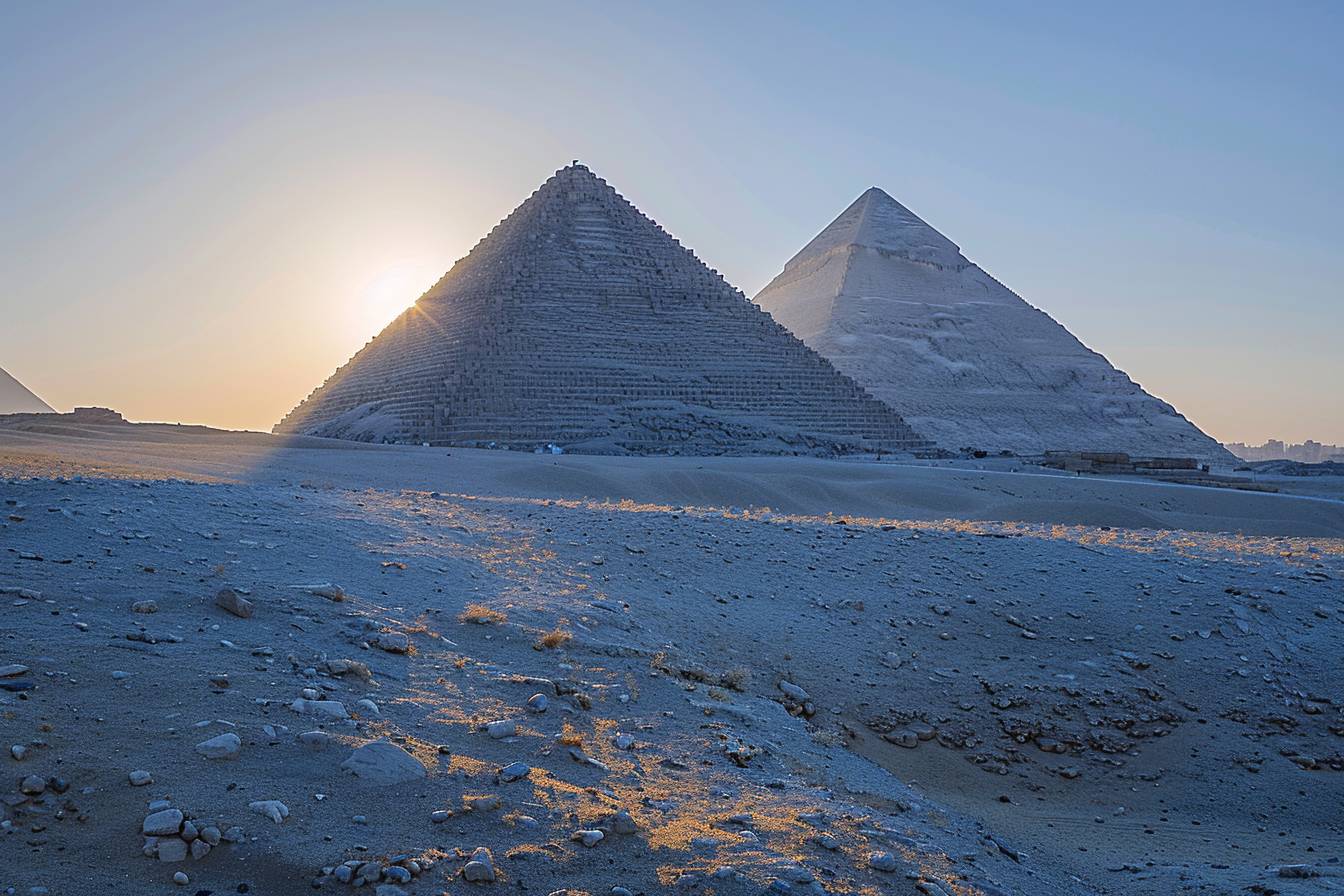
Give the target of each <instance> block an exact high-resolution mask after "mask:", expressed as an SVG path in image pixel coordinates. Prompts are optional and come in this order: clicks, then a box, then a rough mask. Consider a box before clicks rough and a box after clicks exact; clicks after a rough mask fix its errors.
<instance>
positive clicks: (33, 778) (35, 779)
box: [19, 775, 148, 833]
mask: <svg viewBox="0 0 1344 896" xmlns="http://www.w3.org/2000/svg"><path fill="white" fill-rule="evenodd" d="M46 789H47V782H46V781H44V780H42V776H41V775H29V776H28V777H26V778H24V779H23V780H22V781H20V782H19V791H20V792H21V793H26V794H28V795H29V796H37V795H38V794H39V793H41V792H42V791H44V790H46ZM146 833H148V831H146Z"/></svg>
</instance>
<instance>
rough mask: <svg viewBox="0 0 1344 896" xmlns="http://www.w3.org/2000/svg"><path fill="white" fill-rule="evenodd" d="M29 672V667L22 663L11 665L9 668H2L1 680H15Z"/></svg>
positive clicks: (0, 667) (0, 670) (0, 671)
mask: <svg viewBox="0 0 1344 896" xmlns="http://www.w3.org/2000/svg"><path fill="white" fill-rule="evenodd" d="M27 671H28V667H27V666H24V665H22V664H20V663H10V664H9V665H7V666H0V678H15V677H17V676H19V675H23V674H24V673H25V672H27Z"/></svg>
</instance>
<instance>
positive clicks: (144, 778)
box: [129, 769, 154, 787]
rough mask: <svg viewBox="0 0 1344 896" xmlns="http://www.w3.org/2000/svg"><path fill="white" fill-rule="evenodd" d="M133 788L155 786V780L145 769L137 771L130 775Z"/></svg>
mask: <svg viewBox="0 0 1344 896" xmlns="http://www.w3.org/2000/svg"><path fill="white" fill-rule="evenodd" d="M129 777H130V779H131V786H132V787H144V786H145V785H146V784H153V783H154V778H153V777H151V776H150V774H149V772H147V771H145V770H144V769H136V770H135V771H133V772H131V774H130V775H129Z"/></svg>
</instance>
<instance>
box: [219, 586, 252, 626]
mask: <svg viewBox="0 0 1344 896" xmlns="http://www.w3.org/2000/svg"><path fill="white" fill-rule="evenodd" d="M215 606H217V607H219V608H220V609H223V610H228V611H229V612H230V613H232V614H233V615H235V616H237V617H238V618H239V619H251V618H252V601H250V600H248V599H247V598H245V597H243V596H242V595H240V594H239V593H238V592H236V591H234V590H233V589H232V588H221V589H220V590H219V592H218V593H216V594H215Z"/></svg>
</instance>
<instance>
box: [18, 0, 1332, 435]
mask: <svg viewBox="0 0 1344 896" xmlns="http://www.w3.org/2000/svg"><path fill="white" fill-rule="evenodd" d="M1341 45H1344V5H1341V4H1338V3H1333V2H1322V3H1285V4H1265V3H1260V4H1246V5H1243V4H1239V3H1233V2H1223V3H1219V4H1216V5H1209V4H1198V3H1180V2H1176V3H1172V2H1163V3H1141V2H1135V3H1124V4H1100V3H1097V4H1087V3H1083V4H1079V3H1072V2H1070V3H1060V4H1050V3H1034V4H1030V5H1020V4H996V3H986V4H978V3H970V2H968V3H961V4H945V3H928V4H911V5H905V4H898V3H892V2H882V3H844V2H838V3H828V4H817V3H807V4H793V3H785V2H772V3H759V4H757V3H748V2H740V3H722V2H711V3H697V2H679V3H676V4H642V3H628V2H625V3H588V2H583V0H570V2H566V3H564V4H554V3H536V4H533V3H526V2H515V3H507V4H479V3H477V4H465V5H461V6H455V5H453V4H448V3H442V2H436V3H411V2H384V3H372V2H369V3H342V2H322V3H304V2H283V3H274V2H266V3H254V2H247V0H239V2H230V3H210V4H207V3H180V2H172V3H124V4H110V3H101V2H100V3H90V4H80V3H63V2H19V0H16V2H12V3H5V4H0V204H2V206H3V213H2V214H0V276H2V277H3V288H4V293H3V299H0V367H3V368H4V369H6V370H8V371H9V372H10V373H12V374H13V375H15V376H16V377H18V378H19V379H20V380H22V381H23V382H24V383H25V384H26V385H28V386H29V387H30V388H31V389H33V391H35V392H37V393H38V394H39V395H41V396H42V397H43V398H45V399H46V400H47V402H48V403H50V404H52V405H54V406H56V407H57V408H58V409H60V410H68V409H69V408H71V407H73V406H75V405H91V404H92V405H104V406H110V407H113V408H115V409H117V410H120V411H122V412H123V413H124V414H125V415H126V416H127V417H128V418H131V419H137V420H165V421H182V422H193V423H207V424H211V425H215V426H221V427H229V428H250V429H269V428H270V426H271V425H272V424H274V423H275V422H276V421H277V420H278V419H279V418H280V417H281V416H283V415H284V414H285V413H286V412H287V411H288V410H289V409H290V408H291V407H292V406H293V405H295V404H297V403H298V402H299V401H300V400H301V399H302V398H304V397H305V396H306V395H307V394H308V393H309V392H310V391H311V390H312V389H313V388H315V387H316V386H317V385H319V384H320V383H321V382H322V381H323V380H324V379H325V378H326V377H327V376H328V375H329V374H330V373H332V372H333V371H334V370H335V369H336V367H337V366H338V365H340V364H341V363H343V362H344V361H345V360H346V359H347V358H348V357H349V356H350V355H351V354H353V353H354V352H355V351H356V350H357V349H358V348H359V347H360V346H362V345H363V344H364V343H365V342H366V341H367V340H368V339H370V338H371V337H372V336H373V335H375V334H376V333H377V331H378V330H379V329H380V328H381V327H382V326H383V325H384V324H386V323H387V322H389V321H390V320H391V319H392V318H393V317H394V316H395V315H396V314H397V312H399V311H400V310H401V309H402V308H404V307H406V306H407V305H409V304H410V303H411V302H413V301H414V300H415V298H416V297H417V296H418V295H419V294H420V293H421V292H423V291H424V290H425V289H427V288H428V287H429V286H430V285H432V284H433V282H434V281H435V280H437V279H438V277H439V276H441V275H442V274H443V272H444V271H446V270H447V269H448V268H449V267H451V265H452V263H453V262H454V261H455V260H456V259H458V258H460V257H461V256H462V255H464V254H466V252H467V251H469V250H470V248H471V247H472V246H473V245H474V244H475V243H476V242H477V241H478V240H479V239H480V238H481V237H482V236H484V235H485V233H486V232H487V231H488V230H489V229H490V228H491V227H492V226H493V225H494V224H496V223H497V222H498V221H499V220H500V219H501V218H503V217H504V216H505V215H507V214H508V213H509V211H510V210H512V209H513V208H514V207H515V206H516V205H518V204H519V203H520V202H521V201H522V200H524V199H525V198H526V197H527V196H528V195H529V194H530V193H531V192H532V191H533V190H534V189H536V187H537V186H538V185H539V184H540V183H541V182H542V181H543V180H545V179H546V178H547V177H548V176H550V174H551V173H553V171H554V170H555V169H557V168H560V167H562V166H563V165H565V164H567V163H568V162H569V161H570V160H572V159H581V160H582V161H583V162H584V163H585V164H587V165H588V166H589V167H591V168H592V169H593V170H594V171H595V172H596V173H598V174H599V175H600V176H602V177H604V178H606V179H607V180H608V181H609V182H610V183H611V184H612V185H613V186H614V187H616V189H617V190H619V191H620V192H621V193H622V194H623V195H625V196H626V197H627V198H628V199H630V200H631V201H632V202H633V203H634V204H635V205H636V206H638V207H639V208H640V209H641V210H642V211H644V213H645V214H647V215H649V216H650V217H653V218H654V219H656V220H657V221H658V222H659V223H660V224H662V225H663V226H664V227H666V228H667V229H668V230H669V231H670V232H671V233H672V234H674V235H675V236H677V237H678V238H679V239H680V240H681V241H682V242H683V243H684V244H686V245H688V246H690V247H691V248H693V249H694V250H695V251H696V253H697V254H698V255H699V256H700V257H701V258H702V259H704V260H705V261H706V262H707V263H708V264H710V265H711V266H712V267H714V268H717V269H718V270H719V271H721V272H722V273H723V274H724V275H725V276H726V277H727V278H728V280H729V281H730V282H732V283H733V284H735V285H736V286H738V287H740V288H741V289H742V290H743V291H745V292H746V293H747V295H749V296H750V295H754V294H755V293H756V292H757V291H758V290H759V289H760V288H761V287H762V286H764V285H765V284H766V283H767V282H768V281H769V280H770V279H771V278H772V277H773V276H774V275H775V274H776V273H778V271H779V270H780V269H781V268H782V267H783V265H784V262H785V261H787V260H788V259H789V258H790V257H791V256H792V255H793V254H794V253H795V252H797V250H798V249H800V248H801V247H802V246H803V245H804V244H805V243H806V242H807V241H808V240H809V239H810V238H811V237H812V236H813V235H814V234H815V233H816V232H817V231H819V230H820V229H821V228H822V227H824V226H825V225H826V224H827V223H829V222H830V221H831V220H832V219H833V218H834V217H835V216H836V215H837V214H839V213H840V212H841V211H842V210H843V209H844V208H845V207H846V206H847V205H849V203H850V202H852V201H853V199H854V198H855V197H857V196H858V195H859V194H860V193H861V192H863V190H865V189H867V188H868V187H870V186H875V185H876V186H880V187H882V188H883V189H885V190H886V191H887V192H888V193H890V194H891V195H893V196H895V197H896V198H897V199H898V200H900V201H901V202H902V203H903V204H905V205H906V206H907V207H909V208H910V209H911V210H912V211H914V212H915V213H916V214H918V215H920V216H921V217H922V218H924V219H925V220H926V221H928V222H929V223H930V224H932V225H933V226H934V227H936V228H937V229H939V230H940V231H941V232H942V233H944V234H945V235H946V236H947V237H948V238H950V239H951V240H952V241H953V242H955V243H957V244H958V245H959V246H960V247H961V249H962V251H963V253H964V254H965V255H966V256H967V257H969V258H970V259H971V260H972V261H974V262H976V263H978V264H979V265H980V266H981V267H983V268H985V269H986V270H987V271H989V272H990V273H991V274H993V275H994V276H995V277H997V278H998V279H999V280H1001V281H1002V282H1004V283H1005V284H1006V285H1007V286H1008V287H1010V288H1011V289H1013V290H1014V291H1016V292H1017V293H1018V294H1019V295H1021V296H1022V297H1023V298H1025V299H1026V300H1027V301H1029V302H1031V303H1032V304H1033V305H1036V306H1037V307H1039V308H1041V309H1043V310H1045V311H1046V312H1048V313H1049V314H1051V315H1052V316H1053V317H1055V318H1056V319H1057V320H1059V321H1060V322H1061V323H1063V324H1064V325H1065V326H1066V327H1068V328H1069V329H1070V330H1071V331H1072V332H1073V333H1074V334H1075V335H1076V336H1078V337H1079V338H1080V339H1081V340H1082V341H1083V342H1084V343H1086V344H1087V345H1088V346H1090V347H1091V348H1093V349H1096V350H1097V351H1100V352H1101V353H1102V354H1104V355H1105V356H1106V357H1107V358H1108V359H1110V361H1111V362H1112V363H1114V364H1115V365H1116V366H1117V367H1119V368H1121V369H1122V370H1124V371H1126V372H1127V373H1128V374H1129V375H1130V376H1131V377H1132V378H1133V379H1134V380H1135V381H1137V382H1138V383H1140V384H1141V385H1142V386H1144V387H1145V388H1146V389H1148V390H1149V391H1150V392H1152V393H1154V394H1156V395H1158V396H1160V397H1162V398H1164V399H1166V400H1168V401H1170V402H1171V403H1172V404H1174V405H1175V406H1176V407H1177V408H1178V409H1179V410H1181V411H1182V412H1183V413H1184V414H1185V415H1186V416H1187V417H1189V418H1190V419H1191V420H1192V421H1194V422H1195V423H1196V424H1197V425H1199V426H1201V427H1202V428H1203V429H1205V431H1207V432H1209V433H1210V434H1211V435H1213V436H1214V437H1216V438H1218V439H1221V440H1224V441H1251V442H1257V443H1258V442H1261V441H1263V440H1264V439H1266V438H1270V437H1275V438H1283V439H1289V440H1293V441H1301V440H1303V439H1307V438H1314V439H1317V440H1320V441H1324V442H1334V443H1344V252H1341V248H1340V247H1341V246H1344V216H1341V214H1340V209H1341V208H1344V164H1341V162H1344V53H1340V52H1339V47H1340V46H1341Z"/></svg>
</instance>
